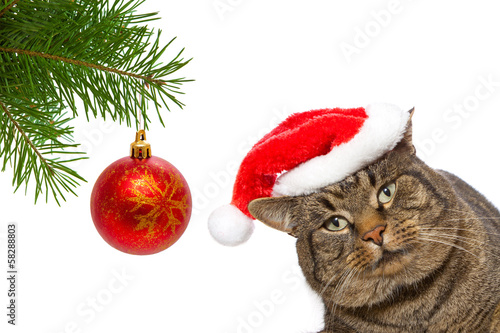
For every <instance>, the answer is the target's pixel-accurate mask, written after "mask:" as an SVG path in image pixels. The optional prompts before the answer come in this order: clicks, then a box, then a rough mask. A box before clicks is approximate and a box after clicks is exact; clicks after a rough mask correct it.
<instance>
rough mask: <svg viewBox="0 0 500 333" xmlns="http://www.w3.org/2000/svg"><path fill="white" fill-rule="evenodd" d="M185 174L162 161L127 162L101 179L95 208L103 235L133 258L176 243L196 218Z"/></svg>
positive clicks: (131, 159) (116, 165) (114, 165)
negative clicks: (193, 215) (190, 221)
mask: <svg viewBox="0 0 500 333" xmlns="http://www.w3.org/2000/svg"><path fill="white" fill-rule="evenodd" d="M191 205H192V200H191V192H190V191H189V187H188V184H187V182H186V180H185V179H184V177H183V176H182V174H181V173H180V172H179V170H177V169H176V168H175V167H174V166H173V165H172V164H170V163H169V162H167V161H165V160H164V159H161V158H159V157H154V156H153V157H148V158H134V157H124V158H122V159H119V160H118V161H116V162H114V163H112V164H111V165H110V166H108V167H107V168H106V169H105V170H104V171H103V172H102V173H101V175H100V176H99V178H98V179H97V181H96V183H95V185H94V189H93V190H92V198H91V202H90V209H91V214H92V219H93V220H94V224H95V226H96V228H97V231H98V232H99V234H100V235H101V236H102V238H104V240H105V241H106V242H108V244H109V245H111V246H113V247H114V248H116V249H118V250H120V251H123V252H126V253H130V254H140V255H143V254H153V253H157V252H160V251H163V250H165V249H166V248H168V247H169V246H171V245H172V244H174V243H175V242H176V241H177V240H178V239H179V237H181V235H182V234H183V232H184V230H186V227H187V225H188V222H189V218H190V216H191Z"/></svg>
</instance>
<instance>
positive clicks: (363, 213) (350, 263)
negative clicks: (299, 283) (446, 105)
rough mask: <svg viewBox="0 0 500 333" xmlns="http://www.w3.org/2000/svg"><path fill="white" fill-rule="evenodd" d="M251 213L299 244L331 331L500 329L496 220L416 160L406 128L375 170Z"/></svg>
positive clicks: (261, 203) (468, 191)
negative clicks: (292, 237) (399, 139)
mask: <svg viewBox="0 0 500 333" xmlns="http://www.w3.org/2000/svg"><path fill="white" fill-rule="evenodd" d="M248 209H249V211H250V213H251V214H252V215H253V216H254V217H255V218H256V219H258V220H260V221H262V222H264V223H265V224H267V225H268V226H270V227H273V228H275V229H278V230H281V231H284V232H286V233H289V234H290V235H292V236H294V237H296V238H297V243H296V247H297V254H298V259H299V265H300V267H301V269H302V271H303V273H304V276H305V277H306V281H307V283H308V284H309V285H310V286H311V287H312V289H313V290H314V291H315V292H316V293H318V295H319V296H320V297H321V299H322V300H323V303H324V306H325V316H324V322H325V328H324V330H323V331H321V332H319V333H334V332H335V333H337V332H362V333H367V332H383V333H391V332H394V333H396V332H397V333H402V332H412V333H415V332H429V333H431V332H500V214H499V212H498V210H497V209H496V208H495V207H494V206H493V205H492V204H491V203H490V202H489V201H488V200H487V199H486V198H485V197H484V196H483V195H481V194H480V193H478V192H477V191H476V190H475V189H473V188H472V187H471V186H469V185H468V184H467V183H465V182H464V181H462V180H461V179H460V178H458V177H457V176H455V175H453V174H451V173H448V172H445V171H441V170H434V169H432V168H430V167H429V166H427V165H426V164H425V163H424V162H423V161H422V160H420V159H419V158H418V157H417V156H416V152H415V147H414V146H413V143H412V124H411V120H410V121H409V122H408V125H407V129H406V133H405V135H404V138H403V139H402V140H401V141H400V142H399V143H398V145H397V146H396V147H395V148H394V149H393V150H391V151H390V152H388V153H386V154H385V155H384V156H383V157H382V158H380V159H379V160H377V161H376V162H375V163H373V164H371V165H369V166H367V167H365V168H364V169H362V170H360V171H358V172H357V173H355V174H353V175H351V176H349V177H347V178H346V179H344V180H342V181H340V182H338V183H334V184H331V185H329V186H326V187H324V188H322V189H321V191H319V192H317V193H313V194H309V195H303V196H281V197H271V198H261V199H256V200H253V201H251V202H250V204H249V205H248Z"/></svg>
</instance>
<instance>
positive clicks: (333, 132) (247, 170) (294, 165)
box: [208, 104, 410, 246]
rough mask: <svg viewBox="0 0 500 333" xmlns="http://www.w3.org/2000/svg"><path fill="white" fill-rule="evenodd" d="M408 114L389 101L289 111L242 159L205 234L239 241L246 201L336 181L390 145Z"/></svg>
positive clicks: (248, 225) (247, 232)
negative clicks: (227, 201)
mask: <svg viewBox="0 0 500 333" xmlns="http://www.w3.org/2000/svg"><path fill="white" fill-rule="evenodd" d="M409 117H410V113H409V112H405V111H403V110H401V109H400V108H399V107H397V106H394V105H390V104H374V105H370V106H368V107H366V108H355V109H340V108H335V109H321V110H313V111H308V112H302V113H296V114H293V115H291V116H290V117H288V118H287V119H286V120H285V121H283V122H282V123H281V124H280V125H278V127H276V128H275V129H274V130H272V131H271V132H270V133H268V134H267V135H265V136H264V137H263V138H262V139H261V140H260V141H259V142H257V144H255V145H254V146H253V148H252V149H251V150H250V152H249V153H248V154H247V156H246V157H245V158H244V160H243V162H242V163H241V165H240V168H239V171H238V174H237V176H236V181H235V184H234V189H233V197H232V201H231V204H230V205H226V206H222V207H220V208H218V209H216V210H215V211H214V212H213V213H212V214H211V215H210V217H209V220H208V227H209V231H210V233H211V235H212V236H213V237H214V238H215V239H216V240H217V241H218V242H220V243H221V244H224V245H228V246H235V245H238V244H241V243H243V242H245V241H246V240H248V239H249V238H250V236H251V234H252V231H253V228H254V226H253V217H252V215H251V214H250V212H249V211H248V204H249V203H250V202H251V201H252V200H254V199H258V198H264V197H271V196H273V197H275V196H282V195H291V196H297V195H304V194H310V193H314V192H317V191H318V190H319V189H321V188H322V187H325V186H327V185H329V184H332V183H335V182H338V181H341V180H342V179H344V178H346V177H347V176H349V175H351V174H353V173H355V172H356V171H358V170H360V169H362V168H363V167H365V166H367V165H369V164H371V163H373V162H374V161H375V160H377V159H378V158H380V157H381V156H382V155H384V154H385V153H387V152H388V151H390V150H391V149H393V148H394V147H395V146H396V144H397V143H398V142H399V141H400V140H401V139H402V137H403V135H404V132H405V129H406V126H407V123H408V119H409ZM278 175H279V176H278Z"/></svg>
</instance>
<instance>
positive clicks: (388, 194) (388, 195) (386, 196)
mask: <svg viewBox="0 0 500 333" xmlns="http://www.w3.org/2000/svg"><path fill="white" fill-rule="evenodd" d="M395 193H396V184H395V183H390V184H389V185H386V186H384V187H382V188H381V189H380V192H379V193H378V201H379V202H380V203H381V204H386V203H388V202H389V201H391V200H392V198H394V194H395Z"/></svg>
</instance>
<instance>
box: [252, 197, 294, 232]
mask: <svg viewBox="0 0 500 333" xmlns="http://www.w3.org/2000/svg"><path fill="white" fill-rule="evenodd" d="M299 200H300V198H298V197H289V196H283V197H275V198H260V199H255V200H252V201H251V202H250V204H248V210H249V211H250V214H252V216H253V217H254V218H256V219H257V220H259V221H261V222H264V223H265V224H266V225H268V226H270V227H271V228H274V229H277V230H280V231H283V232H286V233H289V234H290V235H292V236H295V235H294V232H293V231H294V228H295V227H296V226H297V224H296V222H294V221H293V218H292V217H293V211H294V210H295V208H296V207H297V205H298V204H299V202H298V201H299ZM295 237H296V236H295Z"/></svg>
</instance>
